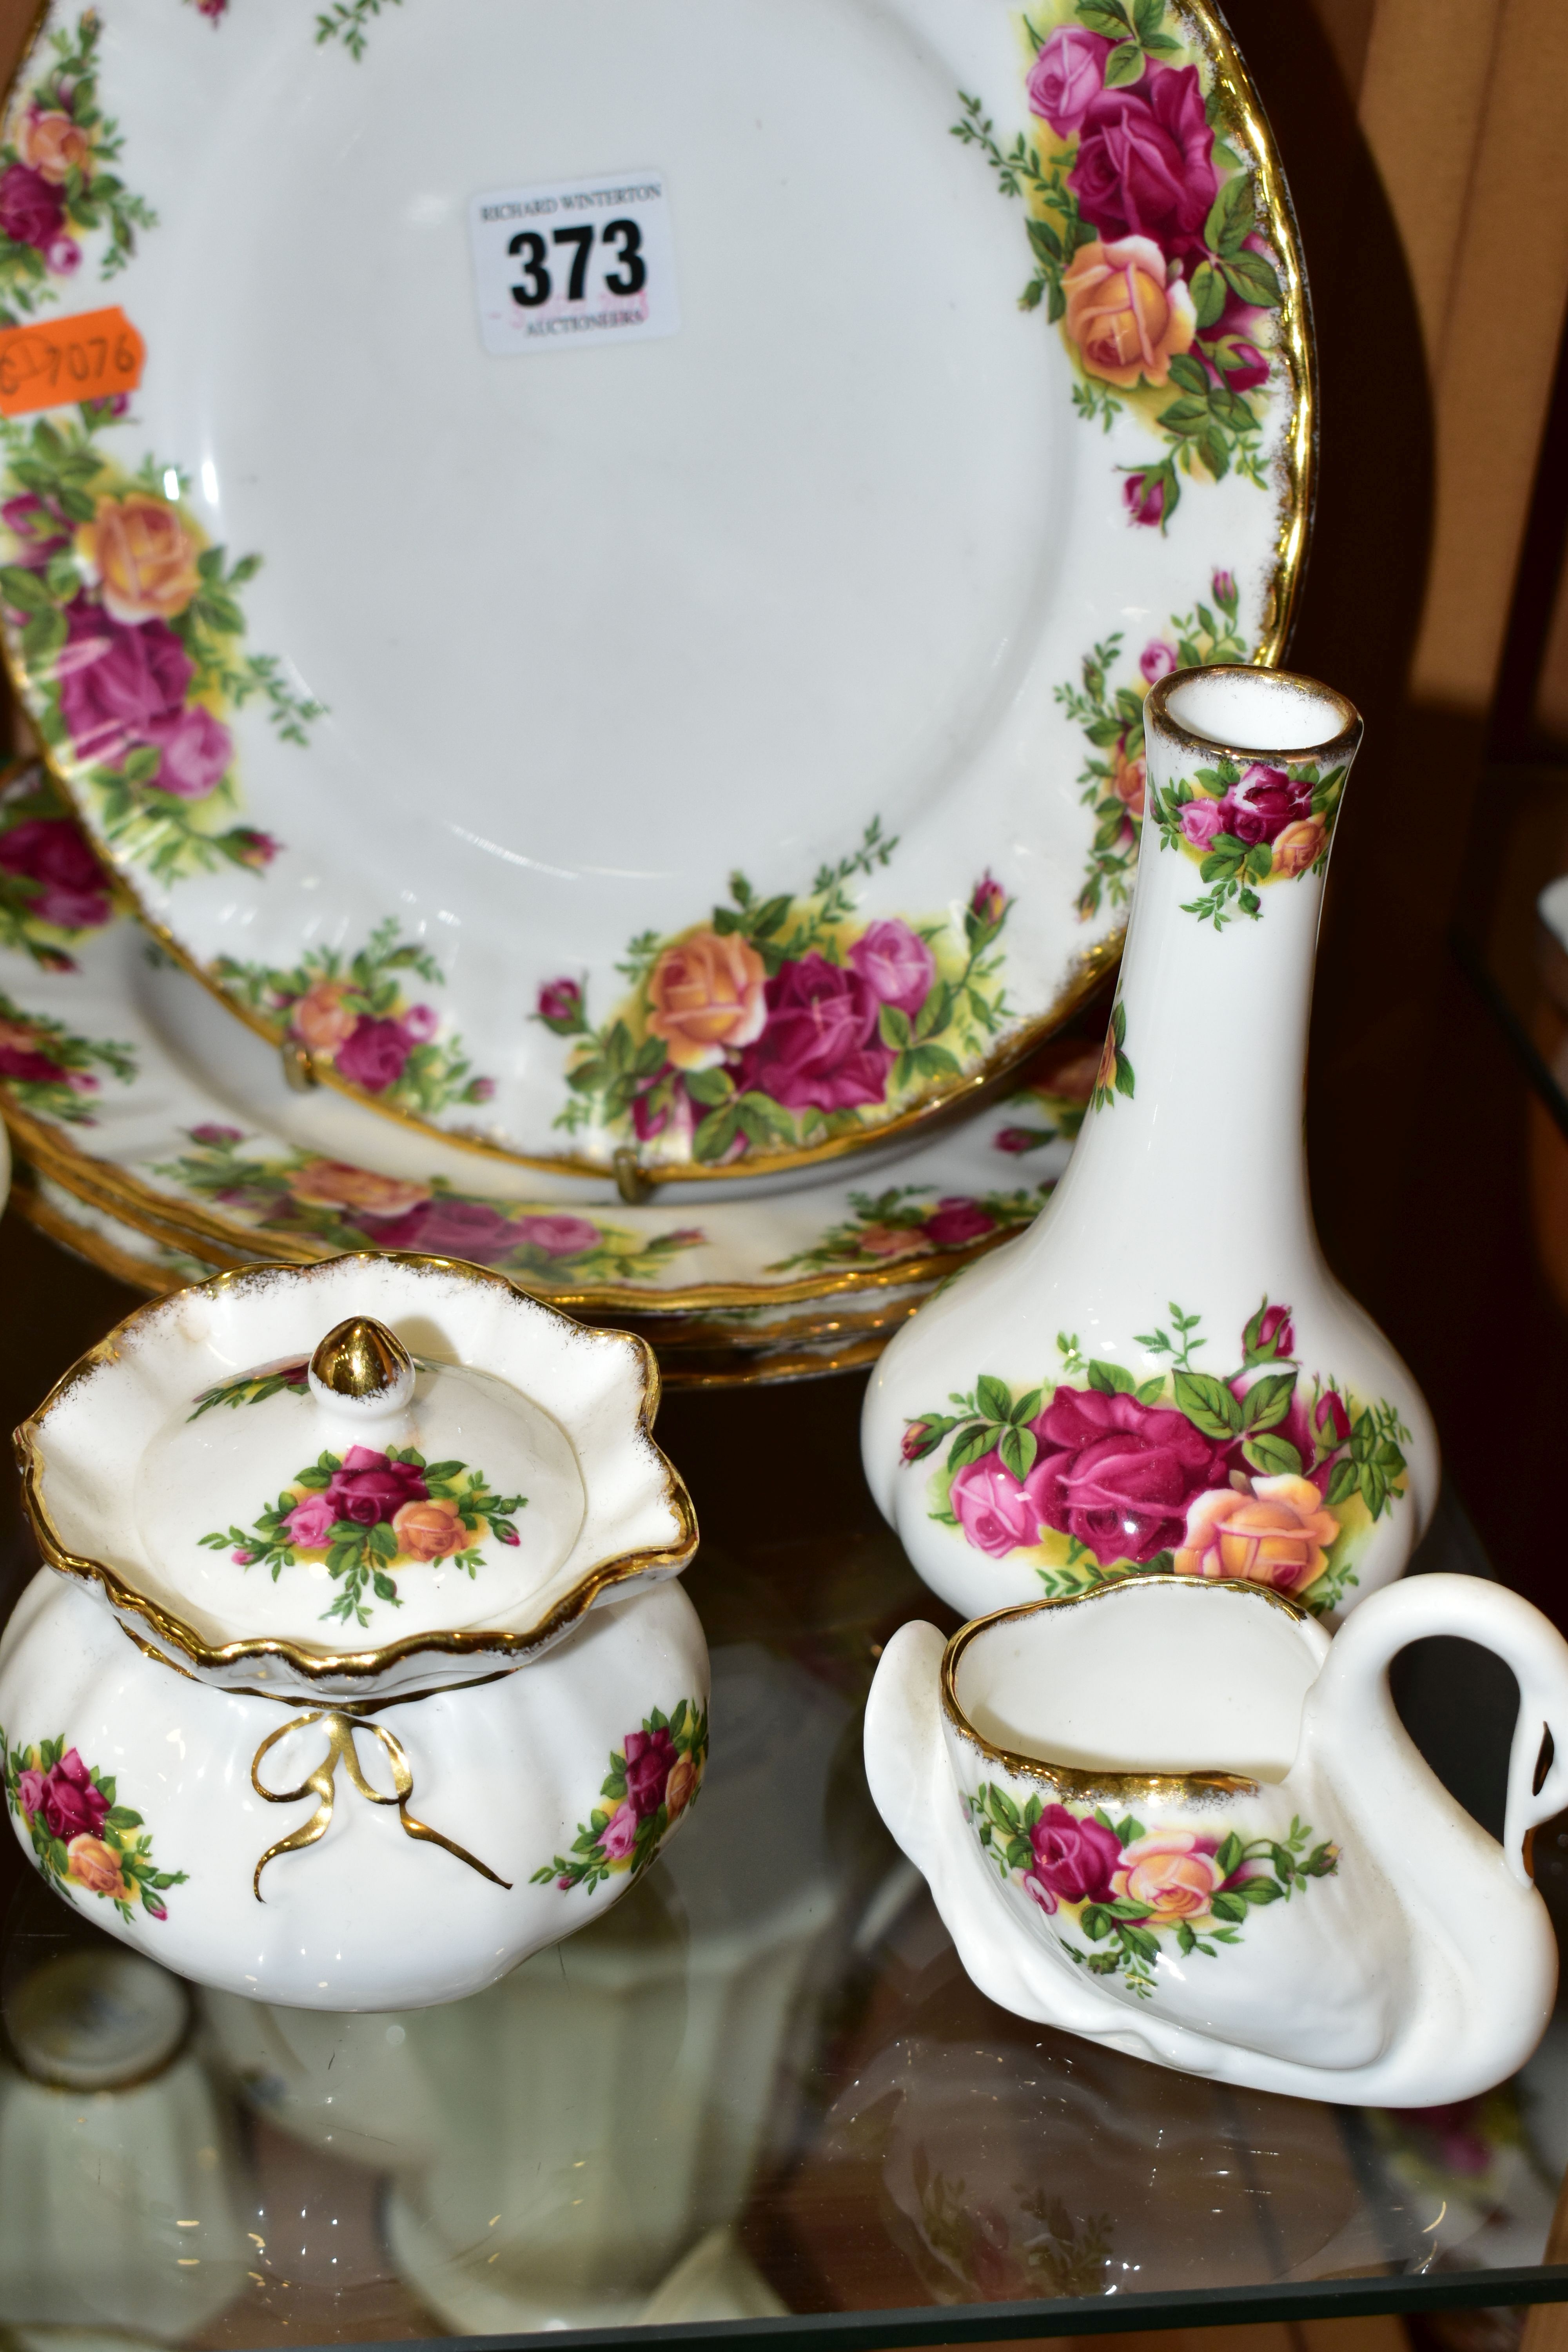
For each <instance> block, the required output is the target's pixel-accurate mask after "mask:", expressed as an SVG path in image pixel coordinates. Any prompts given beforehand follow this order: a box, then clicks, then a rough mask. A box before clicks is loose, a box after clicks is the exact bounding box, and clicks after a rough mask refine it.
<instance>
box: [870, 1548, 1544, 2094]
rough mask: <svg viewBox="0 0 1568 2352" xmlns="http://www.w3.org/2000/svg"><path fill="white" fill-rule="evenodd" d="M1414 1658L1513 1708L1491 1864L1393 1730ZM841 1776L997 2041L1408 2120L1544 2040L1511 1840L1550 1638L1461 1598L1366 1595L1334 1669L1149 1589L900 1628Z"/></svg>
mask: <svg viewBox="0 0 1568 2352" xmlns="http://www.w3.org/2000/svg"><path fill="white" fill-rule="evenodd" d="M1435 1633H1447V1634H1457V1635H1460V1636H1463V1637H1465V1638H1467V1639H1468V1640H1471V1641H1474V1642H1477V1643H1481V1644H1483V1645H1485V1646H1486V1647H1488V1648H1489V1649H1492V1650H1494V1651H1496V1652H1497V1654H1499V1655H1500V1656H1501V1657H1502V1658H1503V1659H1505V1660H1506V1662H1507V1663H1508V1664H1509V1665H1510V1666H1511V1667H1512V1669H1513V1672H1514V1674H1515V1675H1516V1676H1517V1678H1518V1681H1519V1685H1520V1692H1521V1702H1520V1713H1519V1721H1518V1725H1517V1727H1516V1730H1515V1733H1514V1740H1513V1748H1512V1753H1511V1759H1510V1771H1509V1792H1508V1813H1507V1824H1506V1830H1505V1835H1504V1842H1503V1844H1502V1845H1501V1846H1499V1845H1498V1844H1497V1843H1496V1842H1495V1841H1494V1840H1493V1839H1492V1838H1490V1837H1489V1835H1488V1834H1487V1833H1486V1832H1485V1831H1483V1830H1481V1829H1480V1828H1479V1827H1478V1825H1477V1824H1476V1823H1475V1822H1473V1821H1472V1820H1471V1819H1470V1817H1469V1816H1468V1814H1467V1813H1466V1812H1464V1811H1463V1810H1462V1809H1461V1808H1460V1807H1459V1806H1458V1803H1457V1802H1456V1801H1454V1800H1453V1799H1452V1798H1450V1797H1449V1796H1448V1795H1447V1792H1446V1791H1445V1790H1444V1789H1443V1788H1442V1786H1441V1784H1440V1783H1439V1782H1438V1781H1437V1780H1436V1778H1435V1777H1434V1775H1433V1774H1432V1773H1431V1772H1430V1771H1429V1770H1428V1769H1427V1767H1426V1764H1425V1763H1424V1762H1423V1760H1422V1759H1421V1758H1420V1756H1419V1755H1418V1753H1417V1752H1416V1750H1415V1748H1414V1747H1413V1745H1412V1744H1411V1742H1410V1740H1409V1738H1407V1736H1406V1734H1405V1731H1404V1729H1403V1727H1402V1726H1401V1725H1400V1722H1399V1719H1398V1717H1397V1715H1396V1714H1395V1712H1394V1702H1393V1699H1392V1697H1391V1696H1390V1693H1389V1688H1388V1675H1387V1670H1388V1665H1389V1663H1390V1661H1391V1659H1392V1658H1393V1657H1394V1654H1396V1653H1397V1652H1398V1651H1399V1650H1400V1649H1402V1648H1403V1647H1404V1646H1405V1643H1408V1642H1412V1641H1416V1640H1419V1639H1421V1638H1423V1637H1424V1636H1426V1635H1428V1634H1435ZM1548 1734H1550V1735H1551V1736H1552V1760H1551V1762H1550V1764H1549V1765H1547V1766H1546V1767H1545V1769H1543V1770H1542V1758H1543V1752H1544V1748H1543V1744H1544V1741H1545V1739H1546V1737H1547V1735H1548ZM866 1769H867V1776H868V1781H869V1783H870V1788H871V1793H872V1796H873V1797H874V1799H875V1800H876V1802H877V1805H878V1807H879V1811H881V1813H882V1816H883V1819H884V1820H885V1821H886V1822H887V1823H888V1826H889V1829H890V1830H891V1831H892V1832H893V1835H894V1836H895V1837H896V1838H897V1839H898V1841H899V1843H900V1845H901V1846H902V1847H903V1849H904V1851H905V1853H907V1854H908V1855H909V1856H910V1860H911V1861H913V1862H914V1863H915V1864H916V1865H917V1866H918V1867H919V1868H920V1870H921V1872H922V1873H923V1874H924V1875H925V1877H926V1878H927V1880H928V1882H929V1884H930V1886H931V1893H932V1895H933V1896H934V1898H935V1901H936V1904H937V1906H938V1908H939V1910H940V1911H941V1913H942V1918H943V1920H944V1921H945V1922H946V1925H947V1927H948V1929H949V1931H950V1933H951V1934H952V1937H953V1940H954V1942H955V1944H956V1945H957V1947H958V1951H959V1956H960V1958H961V1959H962V1960H963V1965H964V1967H965V1969H967V1970H968V1972H969V1974H970V1976H971V1977H972V1978H973V1980H974V1981H975V1983H976V1984H977V1985H978V1986H979V1987H980V1989H981V1990H983V1991H984V1992H985V1993H987V1994H988V1995H989V1996H990V1997H991V1999H993V2000H996V2001H999V2002H1000V2003H1001V2004H1002V2005H1003V2006H1004V2007H1005V2008H1007V2009H1011V2010H1014V2011H1016V2012H1017V2013H1018V2014H1020V2015H1022V2016H1025V2017H1031V2018H1037V2019H1039V2020H1041V2021H1044V2022H1046V2023H1048V2024H1052V2025H1058V2026H1062V2027H1065V2028H1067V2029H1068V2031H1069V2032H1075V2033H1081V2034H1084V2035H1087V2036H1088V2037H1089V2039H1090V2040H1091V2041H1095V2042H1103V2043H1105V2044H1107V2045H1108V2046H1110V2047H1111V2048H1114V2049H1120V2050H1124V2051H1128V2052H1131V2053H1133V2054H1134V2055H1136V2056H1139V2057H1142V2058H1149V2059H1152V2060H1155V2061H1156V2062H1158V2063H1163V2064H1165V2065H1170V2066H1178V2067H1181V2068H1184V2069H1185V2070H1186V2071H1188V2072H1190V2073H1194V2074H1206V2075H1210V2076H1213V2077H1215V2079H1217V2080H1219V2081H1222V2082H1227V2083H1234V2084H1251V2085H1253V2086H1255V2087H1256V2088H1258V2089H1261V2090H1269V2091H1289V2092H1295V2093H1298V2094H1299V2095H1301V2096H1304V2097H1310V2098H1318V2099H1331V2100H1339V2101H1345V2102H1352V2103H1357V2104H1366V2105H1388V2106H1400V2107H1404V2106H1410V2107H1415V2106H1429V2105H1437V2104H1439V2103H1441V2102H1444V2101H1449V2100H1456V2099H1463V2098H1468V2097H1469V2096H1471V2095H1473V2094H1475V2093H1476V2092H1478V2091H1480V2090H1483V2089H1486V2088H1487V2087H1489V2085H1490V2084H1493V2083H1495V2082H1498V2081H1499V2080H1500V2079H1501V2078H1502V2077H1503V2076H1504V2075H1506V2074H1510V2073H1512V2072H1513V2071H1514V2069H1515V2068H1516V2067H1518V2066H1519V2065H1520V2064H1521V2063H1522V2062H1523V2060H1524V2059H1525V2058H1526V2057H1527V2056H1528V2055H1529V2053H1530V2052H1531V2049H1532V2048H1533V2047H1534V2045H1535V2043H1536V2042H1537V2041H1538V2040H1539V2039H1540V2036H1541V2033H1542V2030H1543V2028H1544V2026H1545V2024H1546V2021H1547V2018H1548V2016H1549V2015H1550V2012H1551V2008H1552V1994H1553V1990H1554V1988H1555V1983H1556V1973H1557V1958H1556V1941H1555V1937H1554V1936H1553V1934H1552V1926H1551V1922H1550V1919H1549V1917H1548V1915H1547V1911H1546V1906H1545V1905H1544V1904H1543V1903H1542V1899H1541V1897H1540V1895H1538V1894H1537V1893H1536V1891H1535V1889H1534V1887H1533V1885H1531V1878H1530V1874H1529V1869H1528V1865H1527V1862H1526V1858H1525V1845H1526V1838H1527V1833H1528V1832H1529V1831H1530V1830H1531V1827H1532V1826H1533V1824H1535V1823H1536V1822H1541V1821H1544V1820H1546V1819H1547V1818H1549V1817H1550V1816H1551V1815H1552V1814H1553V1813H1555V1812H1557V1811H1561V1810H1562V1807H1563V1803H1564V1801H1565V1800H1568V1643H1564V1641H1563V1638H1562V1636H1561V1635H1560V1634H1559V1633H1556V1631H1555V1630H1554V1629H1553V1628H1552V1626H1551V1625H1550V1624H1549V1623H1548V1622H1547V1621H1546V1620H1545V1619H1544V1618H1543V1617H1542V1615H1541V1614H1540V1612H1538V1611H1536V1610H1534V1609H1532V1608H1531V1607H1530V1605H1529V1603H1528V1602H1526V1601H1521V1599H1520V1598H1519V1597H1518V1596H1517V1595H1516V1594H1513V1593H1510V1592H1508V1591H1504V1590H1503V1589H1502V1588H1500V1587H1499V1586H1496V1585H1492V1584H1489V1583H1486V1582H1484V1581H1482V1580H1479V1579H1478V1578H1471V1577H1463V1576H1452V1575H1430V1576H1421V1577H1418V1578H1415V1579H1413V1580H1410V1581H1408V1582H1406V1583H1402V1584H1397V1585H1394V1586H1392V1587H1390V1588H1388V1589H1386V1590H1385V1591H1381V1592H1377V1593H1374V1594H1373V1595H1372V1596H1371V1597H1370V1598H1369V1599H1368V1600H1367V1601H1365V1602H1364V1603H1363V1605H1362V1606H1361V1607H1360V1608H1359V1609H1358V1610H1357V1611H1356V1612H1355V1614H1354V1615H1353V1616H1352V1617H1351V1618H1350V1620H1349V1621H1348V1622H1347V1623H1346V1624H1345V1625H1344V1627H1343V1628H1342V1631H1341V1632H1340V1633H1338V1635H1337V1636H1336V1637H1335V1638H1334V1640H1333V1642H1332V1643H1330V1638H1329V1636H1328V1634H1327V1633H1325V1632H1324V1631H1323V1629H1322V1628H1321V1625H1319V1624H1318V1623H1317V1622H1314V1620H1313V1619H1312V1618H1311V1617H1310V1615H1308V1614H1307V1613H1306V1612H1303V1611H1302V1610H1301V1609H1300V1608H1299V1607H1298V1606H1297V1605H1296V1604H1295V1603H1293V1602H1291V1601H1289V1600H1287V1599H1285V1598H1283V1597H1282V1596H1280V1595H1279V1594H1277V1593H1274V1592H1270V1591H1267V1590H1265V1589H1263V1588H1260V1587H1258V1586H1255V1585H1247V1584H1241V1583H1230V1582H1222V1583H1208V1582H1204V1581H1202V1580H1194V1581H1187V1580H1182V1579H1179V1578H1173V1577H1165V1576H1145V1577H1131V1578H1128V1579H1125V1580H1121V1581H1120V1582H1116V1583H1110V1584H1106V1585H1102V1586H1100V1587H1099V1588H1098V1589H1097V1590H1095V1591H1091V1592H1089V1593H1087V1594H1084V1595H1082V1596H1079V1597H1078V1598H1074V1599H1069V1600H1064V1601H1035V1602H1031V1603H1028V1604H1026V1606H1024V1607H1021V1608H1014V1609H1007V1610H1002V1611H998V1612H995V1613H994V1614H993V1615H991V1616H989V1617H984V1618H980V1619H978V1620H977V1621H975V1622H973V1623H971V1624H969V1625H966V1626H964V1627H963V1630H962V1631H961V1632H960V1633H956V1634H955V1635H954V1636H953V1637H952V1641H951V1642H949V1643H945V1644H944V1643H943V1641H942V1636H941V1634H940V1633H937V1632H936V1630H935V1628H934V1627H932V1626H930V1625H926V1624H921V1623H913V1624H910V1625H906V1626H904V1627H903V1628H901V1629H900V1632H899V1633H897V1634H896V1635H895V1636H894V1638H893V1640H892V1641H891V1642H890V1643H889V1644H888V1647H887V1649H886V1650H885V1652H884V1653H883V1655H882V1658H881V1661H880V1664H879V1666H878V1670H877V1675H876V1680H875V1682H874V1684H873V1686H872V1691H871V1696H870V1702H869V1705H868V1712H867V1717H866Z"/></svg>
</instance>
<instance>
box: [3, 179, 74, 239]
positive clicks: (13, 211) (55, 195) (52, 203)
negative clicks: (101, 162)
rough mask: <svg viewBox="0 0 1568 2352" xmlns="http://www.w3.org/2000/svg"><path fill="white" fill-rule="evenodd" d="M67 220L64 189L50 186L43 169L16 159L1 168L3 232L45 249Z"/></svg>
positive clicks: (5, 234) (4, 234)
mask: <svg viewBox="0 0 1568 2352" xmlns="http://www.w3.org/2000/svg"><path fill="white" fill-rule="evenodd" d="M64 224H65V206H64V205H63V203H62V202H61V200H60V192H59V190H58V188H51V187H50V185H49V184H48V182H47V180H46V179H45V177H44V175H43V173H41V172H35V171H32V170H30V169H29V168H28V166H27V165H26V163H12V164H10V165H8V166H7V168H6V169H5V171H4V172H0V236H8V237H9V238H10V239H11V241H12V243H13V244H15V245H30V246H33V247H35V248H36V249H37V251H38V252H40V253H44V252H47V249H48V247H50V246H51V245H52V244H53V243H54V241H55V239H56V237H58V235H59V233H60V230H61V228H62V227H63V226H64Z"/></svg>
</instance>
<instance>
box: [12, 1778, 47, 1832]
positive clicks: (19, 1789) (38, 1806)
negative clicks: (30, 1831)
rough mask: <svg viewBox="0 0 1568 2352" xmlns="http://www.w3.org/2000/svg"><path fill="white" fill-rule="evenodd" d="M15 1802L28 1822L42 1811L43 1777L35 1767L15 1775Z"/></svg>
mask: <svg viewBox="0 0 1568 2352" xmlns="http://www.w3.org/2000/svg"><path fill="white" fill-rule="evenodd" d="M16 1802H17V1803H18V1804H19V1805H20V1806H21V1808H22V1811H24V1812H25V1813H26V1816H27V1819H28V1820H29V1821H31V1820H32V1818H33V1815H34V1814H35V1813H41V1812H42V1811H43V1810H44V1776H43V1774H42V1773H41V1772H40V1771H39V1770H38V1769H37V1766H36V1765H31V1764H30V1765H29V1766H28V1767H27V1769H26V1771H24V1772H18V1773H17V1775H16Z"/></svg>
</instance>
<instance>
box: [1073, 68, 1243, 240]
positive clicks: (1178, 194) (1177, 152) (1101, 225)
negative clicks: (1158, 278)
mask: <svg viewBox="0 0 1568 2352" xmlns="http://www.w3.org/2000/svg"><path fill="white" fill-rule="evenodd" d="M1213 155H1214V132H1213V131H1211V130H1210V128H1209V123H1208V117H1207V115H1206V113H1205V110H1204V94H1203V90H1202V89H1201V88H1200V86H1199V82H1198V69H1197V68H1196V66H1158V65H1152V64H1151V65H1149V66H1147V67H1145V68H1144V71H1143V74H1142V79H1140V80H1138V81H1135V82H1131V83H1129V84H1127V85H1126V86H1125V87H1124V88H1122V89H1102V90H1100V92H1099V93H1098V94H1097V95H1096V96H1095V97H1093V98H1091V99H1090V100H1089V103H1088V105H1087V106H1086V107H1085V109H1084V111H1083V123H1082V129H1081V131H1080V133H1079V148H1078V161H1077V163H1075V164H1074V165H1073V168H1072V170H1071V171H1070V172H1069V173H1068V187H1069V188H1071V190H1072V191H1073V194H1075V195H1076V196H1077V198H1078V201H1079V210H1080V211H1081V213H1082V214H1083V216H1084V218H1085V220H1087V221H1088V222H1089V224H1090V226H1092V227H1094V228H1096V229H1098V230H1099V232H1100V236H1102V237H1106V238H1115V237H1122V236H1147V237H1152V239H1153V241H1154V243H1155V244H1156V245H1158V246H1159V247H1161V248H1162V250H1163V252H1164V253H1165V254H1166V255H1168V256H1169V257H1173V258H1174V257H1179V256H1181V255H1184V254H1187V253H1191V252H1192V251H1194V249H1195V248H1196V247H1198V245H1199V244H1200V243H1201V241H1202V234H1203V226H1204V223H1205V220H1206V219H1207V217H1208V211H1209V206H1210V205H1212V204H1213V202H1214V200H1215V194H1216V193H1217V191H1218V188H1219V176H1218V174H1217V173H1216V172H1215V167H1214V162H1213Z"/></svg>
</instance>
